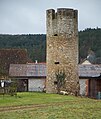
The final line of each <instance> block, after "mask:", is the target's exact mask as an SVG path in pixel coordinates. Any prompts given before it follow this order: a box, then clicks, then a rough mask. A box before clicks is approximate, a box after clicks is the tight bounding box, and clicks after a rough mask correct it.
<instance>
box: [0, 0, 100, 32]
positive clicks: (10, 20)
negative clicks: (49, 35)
mask: <svg viewBox="0 0 101 119" xmlns="http://www.w3.org/2000/svg"><path fill="white" fill-rule="evenodd" d="M57 8H72V9H77V10H78V30H79V31H80V30H84V29H86V28H96V27H99V28H101V0H0V34H45V33H46V10H47V9H55V10H57Z"/></svg>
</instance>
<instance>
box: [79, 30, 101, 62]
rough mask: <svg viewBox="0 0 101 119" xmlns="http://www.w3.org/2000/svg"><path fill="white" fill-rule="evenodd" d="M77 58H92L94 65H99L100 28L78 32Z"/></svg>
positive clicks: (100, 60)
mask: <svg viewBox="0 0 101 119" xmlns="http://www.w3.org/2000/svg"><path fill="white" fill-rule="evenodd" d="M79 53H80V55H79V57H80V59H84V58H86V57H87V56H88V55H89V56H91V58H92V57H93V60H95V63H101V28H96V29H90V28H89V29H86V30H84V31H80V32H79Z"/></svg>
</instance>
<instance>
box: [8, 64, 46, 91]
mask: <svg viewBox="0 0 101 119" xmlns="http://www.w3.org/2000/svg"><path fill="white" fill-rule="evenodd" d="M9 76H10V78H12V79H17V82H18V91H41V92H42V91H43V90H44V89H45V85H46V84H45V81H46V64H45V63H30V64H11V65H10V69H9Z"/></svg>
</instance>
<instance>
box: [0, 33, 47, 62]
mask: <svg viewBox="0 0 101 119" xmlns="http://www.w3.org/2000/svg"><path fill="white" fill-rule="evenodd" d="M0 48H6V49H7V48H22V49H27V51H28V55H29V57H30V58H31V59H32V60H33V61H35V60H38V61H39V62H45V60H46V53H45V52H46V35H44V34H41V35H40V34H35V35H32V34H28V35H27V34H26V35H25V34H24V35H2V34H1V35H0Z"/></svg>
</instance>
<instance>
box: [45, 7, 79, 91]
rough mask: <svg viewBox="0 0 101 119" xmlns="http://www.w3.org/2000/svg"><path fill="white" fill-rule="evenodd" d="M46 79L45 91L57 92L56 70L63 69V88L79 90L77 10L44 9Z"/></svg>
mask: <svg viewBox="0 0 101 119" xmlns="http://www.w3.org/2000/svg"><path fill="white" fill-rule="evenodd" d="M46 20H47V21H46V26H47V58H46V59H47V79H46V92H47V93H57V85H56V83H55V82H56V75H55V74H56V72H57V71H59V70H60V71H64V72H65V74H66V78H65V81H66V83H65V90H67V91H68V92H72V93H75V92H78V91H79V83H78V82H79V77H78V11H77V10H73V9H67V8H59V9H57V12H55V10H53V9H49V10H47V11H46Z"/></svg>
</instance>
